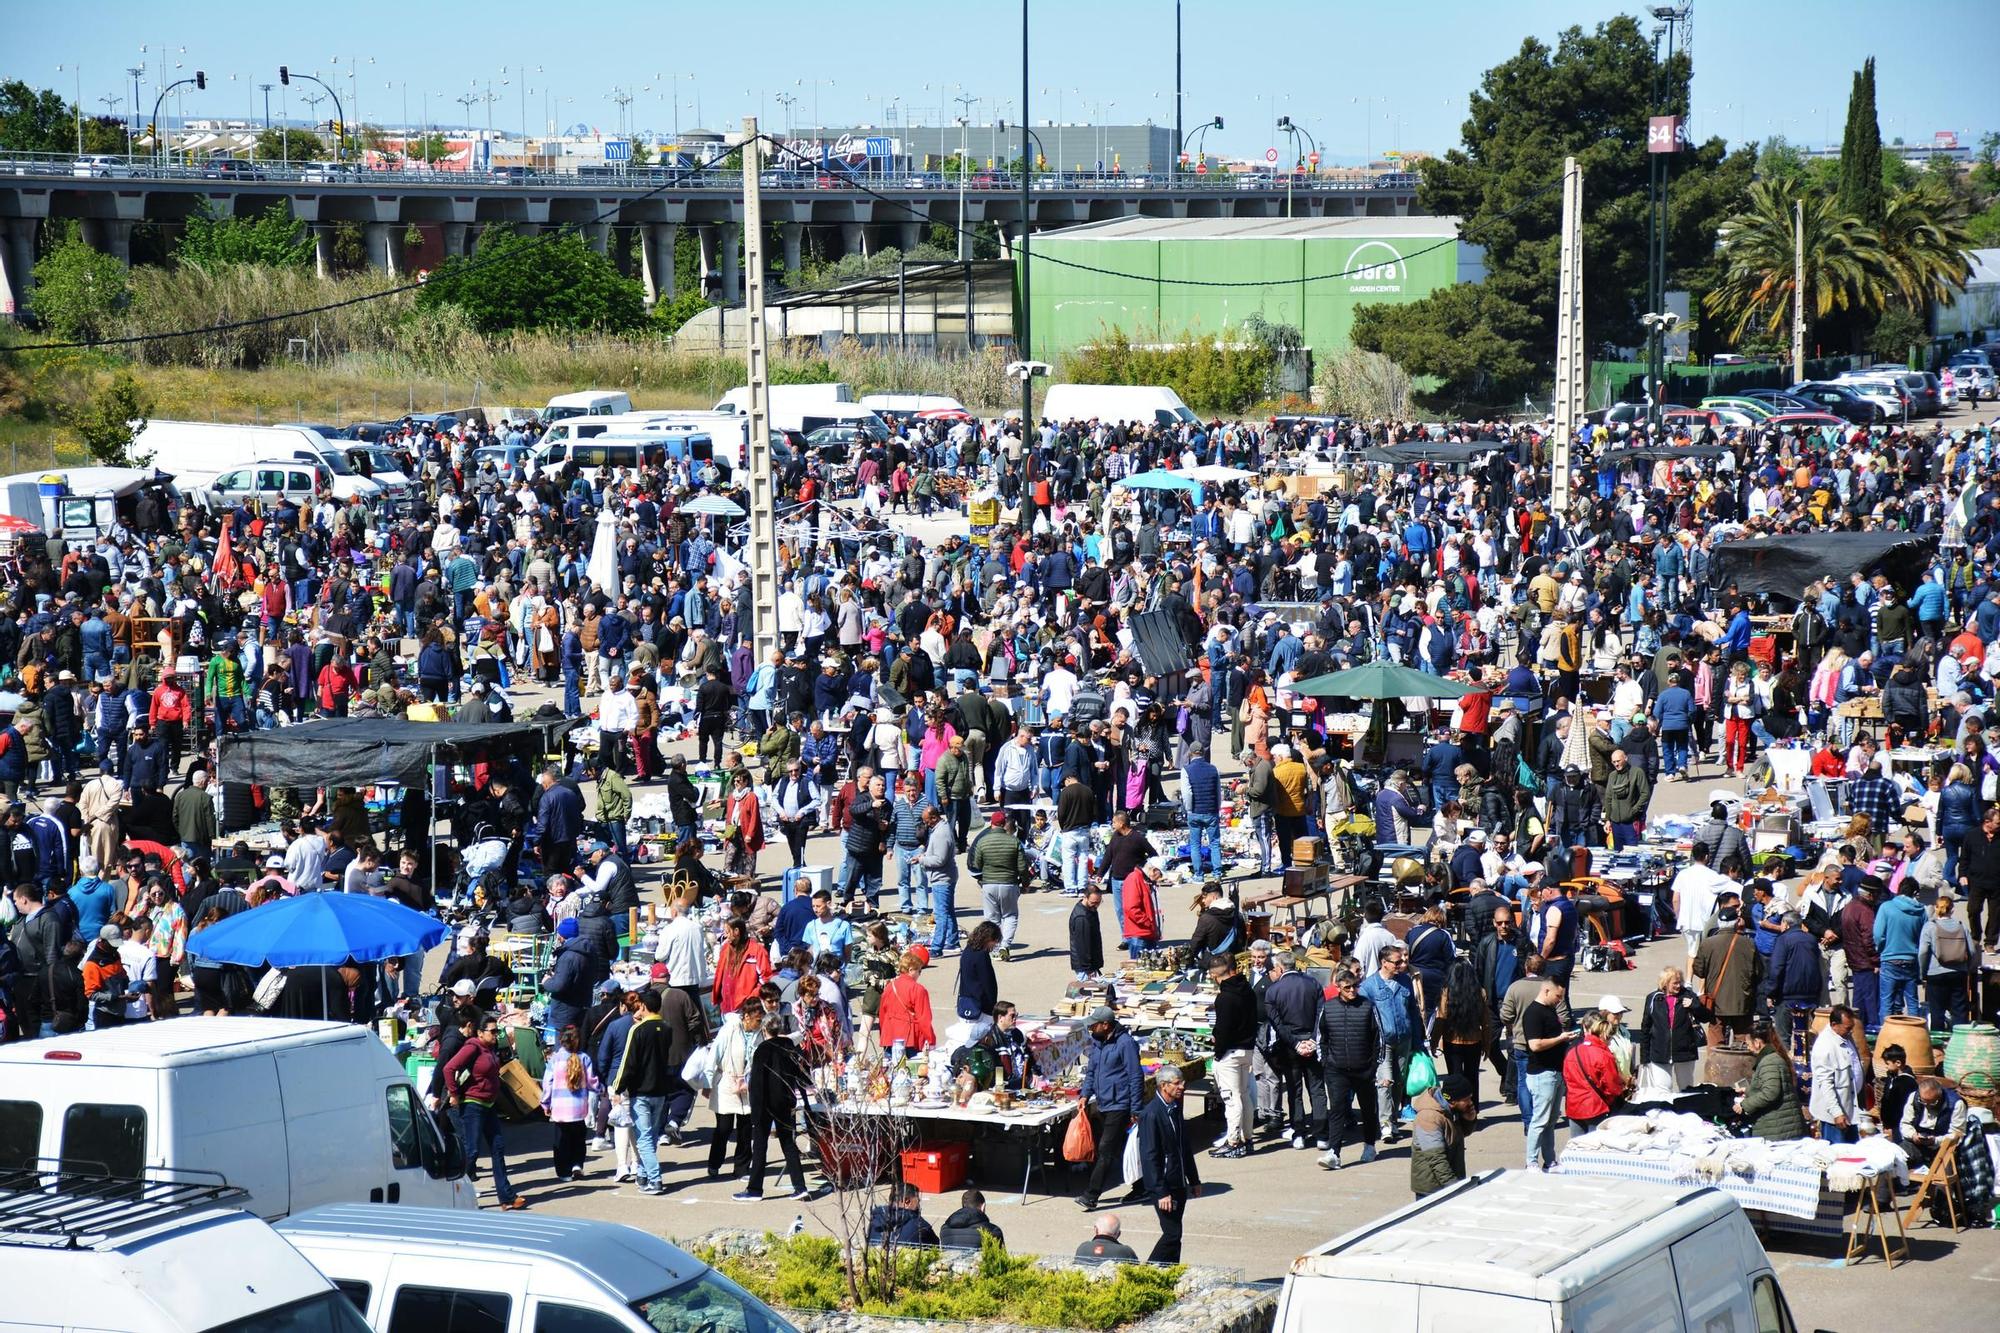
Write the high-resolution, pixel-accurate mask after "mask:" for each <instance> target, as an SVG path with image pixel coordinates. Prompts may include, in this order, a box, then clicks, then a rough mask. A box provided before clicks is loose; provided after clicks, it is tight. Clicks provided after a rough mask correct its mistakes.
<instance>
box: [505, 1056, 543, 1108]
mask: <svg viewBox="0 0 2000 1333" xmlns="http://www.w3.org/2000/svg"><path fill="white" fill-rule="evenodd" d="M497 1109H498V1110H499V1112H500V1117H501V1118H502V1119H503V1120H511V1121H516V1122H518V1121H523V1120H540V1119H541V1118H542V1086H541V1084H539V1083H537V1082H535V1077H534V1075H532V1074H530V1073H529V1072H528V1069H527V1066H525V1065H523V1064H522V1063H521V1062H520V1061H519V1060H509V1061H507V1062H506V1063H504V1064H502V1065H501V1066H500V1102H499V1105H498V1108H497Z"/></svg>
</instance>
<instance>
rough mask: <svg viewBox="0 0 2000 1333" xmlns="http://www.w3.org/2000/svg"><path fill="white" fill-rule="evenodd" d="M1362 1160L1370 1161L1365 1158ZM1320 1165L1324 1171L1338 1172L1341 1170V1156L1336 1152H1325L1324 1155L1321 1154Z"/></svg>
mask: <svg viewBox="0 0 2000 1333" xmlns="http://www.w3.org/2000/svg"><path fill="white" fill-rule="evenodd" d="M1362 1160H1363V1161H1366V1160H1368V1159H1367V1158H1365V1157H1364V1158H1363V1159H1362ZM1319 1165H1320V1169H1321V1170H1322V1171H1338V1170H1340V1154H1339V1153H1338V1152H1334V1151H1330V1150H1329V1151H1327V1152H1323V1153H1321V1154H1320V1155H1319Z"/></svg>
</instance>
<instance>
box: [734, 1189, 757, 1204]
mask: <svg viewBox="0 0 2000 1333" xmlns="http://www.w3.org/2000/svg"><path fill="white" fill-rule="evenodd" d="M729 1197H730V1198H731V1199H732V1200H734V1201H735V1202H737V1203H762V1202H764V1192H763V1191H762V1190H738V1191H736V1193H734V1194H732V1195H730V1196H729Z"/></svg>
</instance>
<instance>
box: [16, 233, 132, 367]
mask: <svg viewBox="0 0 2000 1333" xmlns="http://www.w3.org/2000/svg"><path fill="white" fill-rule="evenodd" d="M130 293H131V286H130V283H129V281H128V279H127V276H126V272H125V265H124V264H123V263H121V262H119V261H118V260H117V259H114V258H113V257H112V256H110V255H107V254H99V253H98V252H97V251H96V250H93V249H92V248H91V247H90V246H88V245H86V244H84V242H83V240H82V239H81V238H80V237H77V236H71V237H70V238H69V239H68V240H66V241H63V242H62V243H61V244H59V245H57V246H56V247H55V248H54V249H52V250H50V251H49V252H48V254H46V255H44V256H43V257H42V259H41V261H40V262H39V263H37V264H36V265H35V291H34V295H33V297H32V298H31V300H32V303H33V305H34V308H35V316H36V318H38V319H40V320H41V321H42V323H43V324H44V325H45V326H46V327H47V328H48V330H49V332H50V333H52V334H54V335H55V336H56V337H58V338H61V339H63V340H65V341H79V342H94V341H96V340H97V339H99V338H103V337H107V336H109V335H110V334H112V333H113V332H115V325H116V322H117V319H118V313H119V311H121V310H123V309H124V308H125V303H126V300H127V299H128V297H129V296H130Z"/></svg>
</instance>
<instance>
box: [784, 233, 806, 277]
mask: <svg viewBox="0 0 2000 1333" xmlns="http://www.w3.org/2000/svg"><path fill="white" fill-rule="evenodd" d="M805 234H806V228H805V224H804V223H802V222H780V223H779V224H778V244H779V246H780V247H781V248H782V249H783V250H784V257H785V275H786V276H787V277H788V278H793V279H796V278H797V277H798V276H799V270H800V269H802V268H804V267H805V257H804V254H803V251H802V246H801V244H800V243H801V242H802V241H803V240H804V239H805Z"/></svg>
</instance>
